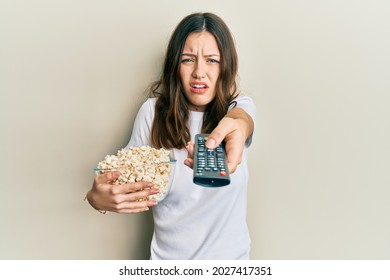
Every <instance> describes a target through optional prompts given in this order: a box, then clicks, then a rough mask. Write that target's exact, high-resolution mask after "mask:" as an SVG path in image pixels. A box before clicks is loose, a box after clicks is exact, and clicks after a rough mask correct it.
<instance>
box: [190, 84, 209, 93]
mask: <svg viewBox="0 0 390 280" xmlns="http://www.w3.org/2000/svg"><path fill="white" fill-rule="evenodd" d="M207 89H208V85H207V84H206V83H201V82H193V83H191V84H190V90H191V92H193V93H198V94H201V93H204V92H205V91H206V90H207Z"/></svg>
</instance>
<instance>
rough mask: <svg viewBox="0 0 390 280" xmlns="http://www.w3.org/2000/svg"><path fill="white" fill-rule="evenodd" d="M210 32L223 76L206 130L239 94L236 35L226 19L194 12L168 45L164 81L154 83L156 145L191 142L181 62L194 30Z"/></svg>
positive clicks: (205, 118)
mask: <svg viewBox="0 0 390 280" xmlns="http://www.w3.org/2000/svg"><path fill="white" fill-rule="evenodd" d="M201 31H208V32H210V33H211V34H213V35H214V37H215V39H216V41H217V45H218V48H219V51H220V53H221V61H220V76H219V78H218V81H217V86H216V96H215V98H214V100H213V101H211V102H210V103H209V104H208V106H207V108H206V110H205V112H204V116H203V125H202V132H203V133H210V132H211V131H212V130H213V129H214V128H215V127H216V126H217V124H218V122H219V121H220V120H221V119H222V118H223V117H224V116H225V114H226V112H227V110H228V107H229V104H230V103H231V102H232V100H233V99H234V98H235V97H236V96H237V95H238V93H237V84H236V76H237V68H238V63H237V52H236V48H235V45H234V40H233V37H232V35H231V33H230V30H229V28H228V27H227V25H226V24H225V23H224V22H223V20H222V19H221V18H220V17H218V16H217V15H215V14H212V13H194V14H191V15H188V16H187V17H185V18H184V19H183V20H182V21H181V22H180V23H179V24H178V25H177V27H176V29H175V30H174V32H173V34H172V36H171V39H170V41H169V44H168V48H167V53H166V56H165V61H164V64H163V71H162V75H161V77H160V80H158V81H157V82H154V83H153V84H152V86H151V94H152V95H153V96H155V97H158V98H157V101H156V107H155V117H154V120H153V125H152V130H151V141H152V144H153V146H155V147H156V148H166V149H172V148H176V149H181V148H184V147H185V146H186V143H187V142H188V141H190V140H191V139H190V138H191V135H190V131H189V129H188V127H187V122H188V117H189V109H188V101H187V99H186V97H185V95H184V93H183V92H184V89H183V86H182V84H181V79H180V62H181V56H182V52H183V48H184V44H185V41H186V39H187V37H188V35H189V34H190V33H192V32H201Z"/></svg>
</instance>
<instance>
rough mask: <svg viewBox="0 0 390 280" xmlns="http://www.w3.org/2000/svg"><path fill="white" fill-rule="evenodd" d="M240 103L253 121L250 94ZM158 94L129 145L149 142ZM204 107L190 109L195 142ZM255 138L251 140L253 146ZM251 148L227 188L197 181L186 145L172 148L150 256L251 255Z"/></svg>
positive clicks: (156, 211)
mask: <svg viewBox="0 0 390 280" xmlns="http://www.w3.org/2000/svg"><path fill="white" fill-rule="evenodd" d="M236 101H237V107H240V108H242V109H244V110H245V111H246V112H247V113H248V114H249V115H250V116H251V117H252V118H253V120H255V113H256V107H255V104H254V103H253V101H252V99H251V98H249V97H238V98H237V99H236ZM155 103H156V98H150V99H148V100H147V101H146V102H145V103H144V104H143V105H142V106H141V108H140V110H139V112H138V114H137V117H136V120H135V123H134V127H133V133H132V135H131V139H130V142H129V143H128V145H127V147H130V146H142V145H150V146H151V141H150V130H151V127H152V122H153V118H154V107H155ZM202 121H203V112H195V111H190V116H189V122H188V128H189V129H190V133H191V139H192V141H193V142H194V137H195V134H197V133H200V131H201V128H202ZM250 142H251V139H248V141H247V145H246V146H249V144H250ZM246 148H247V147H245V149H244V153H243V157H242V162H241V164H240V165H239V166H238V168H237V170H236V171H235V172H234V173H233V174H230V179H231V183H230V184H229V185H227V186H225V187H218V188H207V187H202V186H199V185H196V184H194V183H193V181H192V179H193V171H192V169H190V168H189V167H187V166H186V165H184V163H183V162H184V160H185V159H186V158H187V151H186V150H185V149H181V150H177V149H174V150H172V153H173V156H174V158H175V159H176V160H177V163H176V169H175V175H174V179H173V183H172V187H171V190H170V192H169V193H168V195H167V197H166V198H165V199H164V200H162V201H161V202H159V204H158V205H157V206H154V207H153V219H154V224H155V225H154V233H153V240H152V244H151V259H166V260H167V259H170V260H172V259H177V260H189V259H229V260H232V259H249V250H250V238H249V233H248V228H247V224H246V207H247V185H248V167H247V150H246Z"/></svg>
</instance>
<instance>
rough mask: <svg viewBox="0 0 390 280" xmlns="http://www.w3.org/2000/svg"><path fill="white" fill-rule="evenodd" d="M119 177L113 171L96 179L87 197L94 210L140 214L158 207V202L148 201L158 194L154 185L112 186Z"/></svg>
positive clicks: (129, 184)
mask: <svg viewBox="0 0 390 280" xmlns="http://www.w3.org/2000/svg"><path fill="white" fill-rule="evenodd" d="M119 176H120V173H119V171H113V172H107V173H105V174H102V175H97V176H96V177H95V180H94V182H93V185H92V189H91V190H90V191H89V192H88V193H87V197H86V198H87V200H88V202H89V204H91V206H92V207H93V208H95V209H96V210H99V211H111V212H117V213H139V212H144V211H148V210H149V207H151V206H155V205H157V201H156V200H154V199H152V200H149V199H148V196H149V195H152V194H156V193H158V189H156V188H153V183H150V182H135V183H128V184H122V185H114V184H112V182H114V181H115V180H116V179H117V178H118V177H119Z"/></svg>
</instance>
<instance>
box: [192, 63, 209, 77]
mask: <svg viewBox="0 0 390 280" xmlns="http://www.w3.org/2000/svg"><path fill="white" fill-rule="evenodd" d="M192 76H193V77H194V78H195V79H201V78H204V77H205V76H206V69H205V65H204V63H203V62H202V61H200V60H198V61H197V62H196V63H195V67H194V71H193V72H192Z"/></svg>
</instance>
